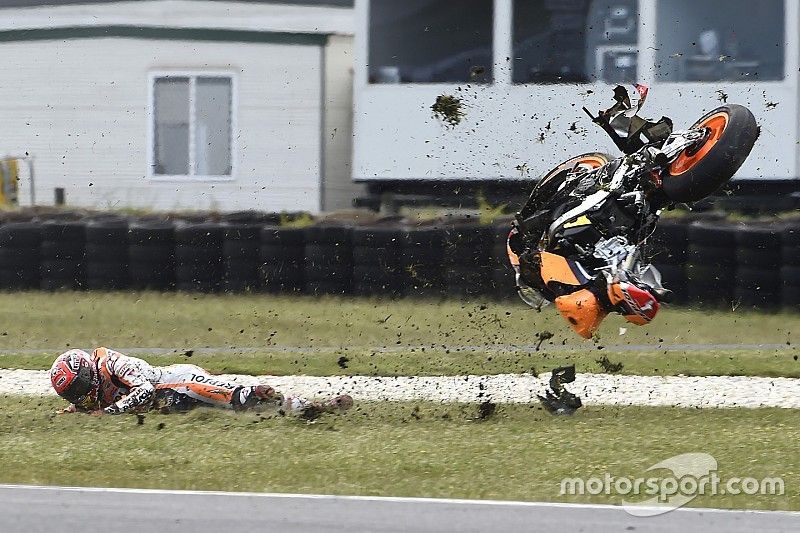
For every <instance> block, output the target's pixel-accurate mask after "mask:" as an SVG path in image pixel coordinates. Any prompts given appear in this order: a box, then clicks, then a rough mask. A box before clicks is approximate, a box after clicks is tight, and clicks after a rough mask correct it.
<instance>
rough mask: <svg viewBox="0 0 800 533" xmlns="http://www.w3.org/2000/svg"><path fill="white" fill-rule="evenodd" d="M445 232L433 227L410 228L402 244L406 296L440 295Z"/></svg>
mask: <svg viewBox="0 0 800 533" xmlns="http://www.w3.org/2000/svg"><path fill="white" fill-rule="evenodd" d="M444 246H445V233H444V231H443V230H442V229H441V228H439V227H436V226H417V227H412V228H410V229H409V230H408V231H407V233H406V236H405V242H404V243H403V256H402V268H403V273H404V279H405V294H406V296H418V297H425V296H428V297H436V296H443V295H444V287H445V285H444V264H443V262H444Z"/></svg>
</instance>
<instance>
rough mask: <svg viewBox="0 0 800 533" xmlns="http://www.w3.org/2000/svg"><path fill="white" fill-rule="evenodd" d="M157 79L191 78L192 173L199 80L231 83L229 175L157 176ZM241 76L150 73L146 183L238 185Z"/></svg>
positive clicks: (218, 72)
mask: <svg viewBox="0 0 800 533" xmlns="http://www.w3.org/2000/svg"><path fill="white" fill-rule="evenodd" d="M158 78H188V79H189V169H190V171H195V170H196V167H197V162H196V155H195V154H196V148H195V131H194V130H195V120H196V118H195V115H196V98H195V93H196V89H197V78H228V79H229V80H230V82H231V120H230V122H231V123H230V128H231V129H230V157H231V173H230V175H213V174H209V175H204V174H155V173H154V172H153V167H154V166H155V146H153V143H154V141H155V137H156V135H155V128H156V123H155V120H156V114H155V83H156V80H157V79H158ZM238 84H239V80H238V76H237V75H236V72H234V71H230V70H157V71H151V72H148V75H147V172H146V176H147V179H149V180H150V181H154V182H156V181H168V182H169V181H171V182H190V183H198V182H221V181H222V182H224V181H235V180H236V176H237V170H238V168H237V167H238V165H237V162H238V153H239V146H238V135H237V134H236V132H237V131H238V121H237V117H238V110H239V98H238Z"/></svg>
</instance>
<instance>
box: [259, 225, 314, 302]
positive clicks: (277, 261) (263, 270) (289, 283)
mask: <svg viewBox="0 0 800 533" xmlns="http://www.w3.org/2000/svg"><path fill="white" fill-rule="evenodd" d="M260 234H261V235H260V237H261V245H260V247H259V256H260V258H261V261H260V262H261V267H260V282H261V283H260V286H261V287H262V288H263V289H264V290H265V291H267V292H271V293H296V292H301V291H303V290H304V289H305V252H306V250H305V247H306V237H305V235H306V231H305V230H303V229H300V228H286V227H281V226H264V227H263V228H261V232H260Z"/></svg>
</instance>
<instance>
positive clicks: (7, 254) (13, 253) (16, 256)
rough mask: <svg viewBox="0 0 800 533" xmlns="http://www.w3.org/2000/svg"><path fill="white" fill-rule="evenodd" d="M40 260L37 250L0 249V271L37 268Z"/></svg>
mask: <svg viewBox="0 0 800 533" xmlns="http://www.w3.org/2000/svg"><path fill="white" fill-rule="evenodd" d="M41 260H42V256H41V253H40V251H39V248H5V247H3V248H0V269H29V268H37V266H38V265H39V263H40V262H41Z"/></svg>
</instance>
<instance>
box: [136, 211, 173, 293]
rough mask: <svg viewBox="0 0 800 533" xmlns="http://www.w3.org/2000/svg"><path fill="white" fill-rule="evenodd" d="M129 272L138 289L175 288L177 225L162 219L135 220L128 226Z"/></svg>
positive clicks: (157, 289) (162, 289)
mask: <svg viewBox="0 0 800 533" xmlns="http://www.w3.org/2000/svg"><path fill="white" fill-rule="evenodd" d="M126 240H127V242H128V275H129V279H130V287H131V288H132V289H137V290H156V291H167V290H172V289H174V288H175V226H174V224H172V223H171V222H164V221H160V220H152V221H139V222H134V223H132V224H130V225H129V227H128V234H127V239H126Z"/></svg>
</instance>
